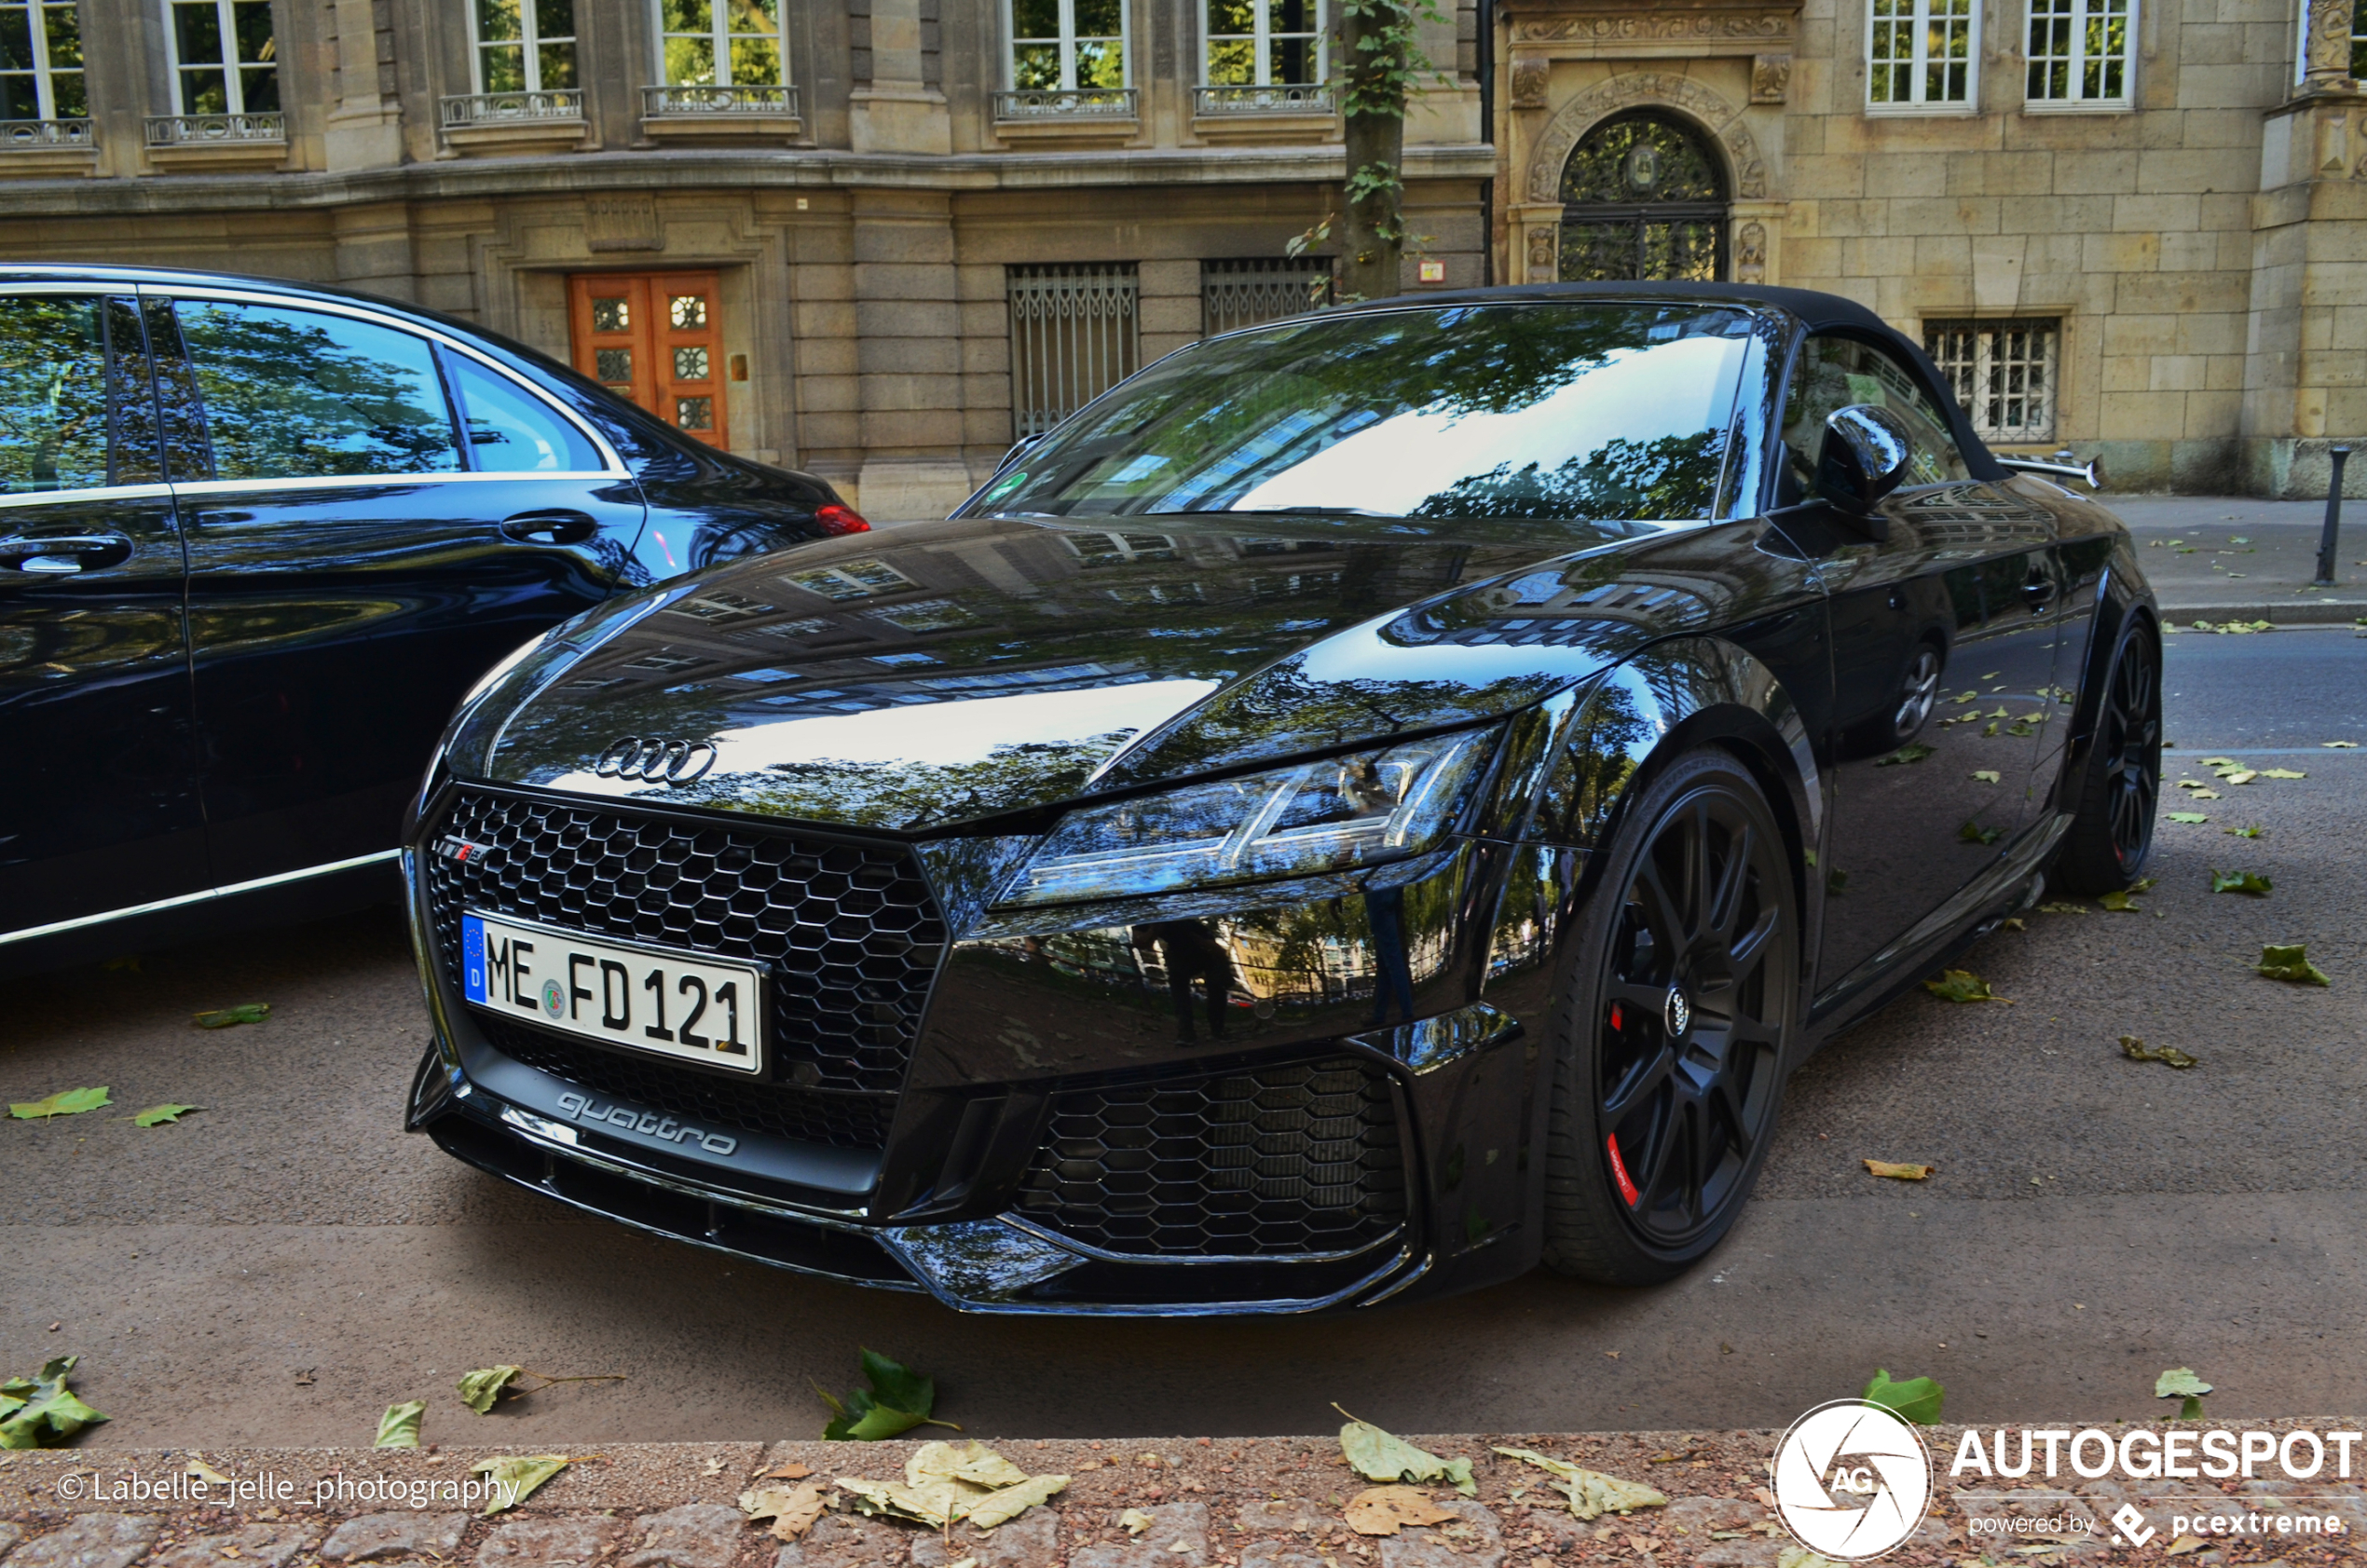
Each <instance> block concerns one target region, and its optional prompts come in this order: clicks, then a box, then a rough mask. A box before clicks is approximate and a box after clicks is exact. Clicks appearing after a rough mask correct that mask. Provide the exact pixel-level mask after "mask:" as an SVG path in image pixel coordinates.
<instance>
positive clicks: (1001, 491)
mask: <svg viewBox="0 0 2367 1568" xmlns="http://www.w3.org/2000/svg"><path fill="white" fill-rule="evenodd" d="M1026 483H1027V470H1025V469H1021V470H1019V472H1017V473H1014V474H1006V475H1005V476H1004V477H1003V478H1001V479H998V480H996V481H995V482H994V488H993V489H992V490H989V491H988V492H987V493H986V498H987V499H988V500H990V501H999V500H1001V499H1002V498H1004V497H1006V496H1007V495H1009V494H1010V493H1011V492H1012V491H1014V490H1016V489H1018V488H1019V486H1020V485H1022V484H1026Z"/></svg>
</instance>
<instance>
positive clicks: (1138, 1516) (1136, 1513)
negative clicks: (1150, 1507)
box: [1117, 1508, 1153, 1535]
mask: <svg viewBox="0 0 2367 1568" xmlns="http://www.w3.org/2000/svg"><path fill="white" fill-rule="evenodd" d="M1117 1521H1118V1522H1119V1523H1120V1524H1123V1525H1124V1526H1126V1533H1127V1534H1129V1535H1140V1534H1142V1532H1143V1531H1145V1530H1148V1529H1149V1528H1150V1527H1151V1524H1152V1522H1153V1521H1152V1519H1151V1516H1150V1515H1148V1514H1146V1513H1144V1512H1143V1511H1142V1509H1140V1508H1129V1509H1127V1510H1126V1511H1125V1512H1124V1513H1122V1514H1120V1515H1118V1516H1117Z"/></svg>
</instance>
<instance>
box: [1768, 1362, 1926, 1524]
mask: <svg viewBox="0 0 2367 1568" xmlns="http://www.w3.org/2000/svg"><path fill="white" fill-rule="evenodd" d="M1931 1500H1932V1456H1931V1452H1930V1451H1929V1450H1928V1449H1926V1448H1924V1447H1923V1437H1922V1433H1920V1432H1918V1431H1916V1430H1915V1428H1914V1427H1913V1426H1911V1425H1909V1424H1908V1423H1907V1422H1906V1421H1905V1420H1903V1419H1901V1418H1900V1417H1899V1416H1898V1415H1896V1414H1895V1413H1894V1412H1892V1411H1887V1410H1884V1409H1883V1408H1882V1407H1881V1406H1880V1405H1871V1404H1868V1403H1866V1402H1865V1401H1864V1400H1862V1399H1836V1400H1834V1401H1833V1402H1832V1403H1831V1404H1828V1405H1819V1406H1817V1407H1816V1408H1815V1409H1814V1410H1813V1411H1809V1412H1808V1413H1807V1414H1806V1415H1804V1416H1801V1417H1800V1418H1799V1420H1798V1421H1796V1422H1794V1423H1793V1424H1792V1429H1791V1430H1790V1431H1788V1432H1786V1433H1785V1434H1784V1440H1783V1442H1782V1443H1780V1444H1778V1445H1777V1447H1776V1450H1775V1510H1776V1512H1777V1513H1779V1514H1781V1515H1782V1516H1783V1519H1784V1525H1785V1527H1786V1529H1788V1530H1790V1531H1791V1533H1792V1534H1793V1536H1794V1538H1795V1539H1797V1540H1798V1541H1799V1544H1800V1545H1801V1546H1804V1547H1806V1548H1808V1549H1809V1550H1811V1551H1813V1552H1817V1553H1820V1554H1822V1555H1823V1556H1826V1557H1829V1558H1832V1559H1834V1560H1835V1561H1840V1562H1862V1561H1865V1560H1866V1559H1868V1558H1871V1557H1880V1556H1881V1555H1882V1554H1883V1553H1884V1552H1886V1551H1889V1550H1890V1549H1891V1548H1894V1547H1895V1546H1897V1545H1898V1544H1899V1543H1900V1542H1902V1541H1904V1540H1906V1539H1907V1538H1908V1537H1909V1536H1910V1535H1912V1534H1915V1526H1916V1525H1917V1524H1918V1523H1920V1522H1922V1517H1923V1510H1924V1508H1925V1507H1929V1506H1930V1503H1931Z"/></svg>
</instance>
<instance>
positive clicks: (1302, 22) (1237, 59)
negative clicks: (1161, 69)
mask: <svg viewBox="0 0 2367 1568" xmlns="http://www.w3.org/2000/svg"><path fill="white" fill-rule="evenodd" d="M1207 17H1208V31H1207V34H1205V36H1204V38H1203V40H1202V44H1201V48H1202V54H1201V59H1200V79H1201V80H1202V81H1204V82H1205V83H1207V84H1208V85H1209V86H1210V87H1312V86H1315V85H1317V84H1319V83H1320V82H1322V81H1323V80H1324V79H1325V77H1326V75H1328V73H1327V71H1326V61H1325V58H1324V48H1323V41H1324V34H1323V0H1208V13H1207Z"/></svg>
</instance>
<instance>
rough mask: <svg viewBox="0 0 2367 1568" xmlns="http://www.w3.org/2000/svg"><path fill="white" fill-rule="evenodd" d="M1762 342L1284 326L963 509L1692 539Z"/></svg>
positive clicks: (1738, 315)
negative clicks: (1680, 534) (1596, 529)
mask: <svg viewBox="0 0 2367 1568" xmlns="http://www.w3.org/2000/svg"><path fill="white" fill-rule="evenodd" d="M1757 326H1758V321H1757V320H1756V319H1755V318H1754V317H1753V315H1752V314H1751V313H1750V312H1748V311H1745V310H1740V309H1736V308H1734V307H1707V308H1705V307H1702V306H1698V305H1690V304H1669V303H1663V304H1639V303H1630V302H1618V303H1613V302H1606V303H1602V304H1594V303H1588V304H1564V303H1559V302H1547V303H1536V304H1517V305H1513V304H1506V305H1485V306H1471V305H1457V306H1441V307H1431V308H1416V309H1406V310H1395V311H1389V312H1387V313H1372V312H1356V313H1341V314H1335V315H1328V314H1327V315H1316V316H1307V317H1299V318H1295V319H1293V320H1286V321H1279V322H1276V323H1275V324H1273V325H1272V326H1268V327H1263V328H1258V329H1255V330H1252V331H1249V332H1240V333H1232V334H1227V335H1225V336H1224V337H1218V338H1211V339H1210V340H1209V341H1207V342H1205V343H1199V344H1196V345H1194V346H1193V347H1191V348H1184V349H1182V350H1179V351H1178V352H1176V353H1173V354H1170V355H1169V356H1168V357H1167V358H1166V359H1164V360H1161V361H1159V362H1158V363H1156V364H1155V365H1153V366H1151V367H1150V368H1149V369H1148V370H1146V371H1144V372H1142V374H1141V375H1137V376H1135V377H1134V378H1133V379H1132V380H1130V381H1128V382H1126V383H1125V384H1123V385H1122V386H1119V387H1117V388H1115V389H1113V390H1112V391H1111V392H1109V393H1108V394H1107V395H1106V396H1104V397H1102V398H1101V399H1100V400H1099V401H1097V402H1093V403H1091V404H1089V405H1088V407H1086V408H1085V409H1084V410H1083V411H1082V412H1080V413H1079V414H1078V415H1076V416H1074V418H1072V419H1070V420H1069V421H1068V422H1067V423H1066V424H1064V425H1062V426H1060V428H1059V429H1056V430H1054V431H1053V432H1052V433H1051V434H1050V435H1049V436H1047V438H1045V440H1044V441H1043V442H1042V443H1040V444H1039V445H1037V446H1035V447H1033V448H1032V449H1030V450H1029V451H1027V452H1026V453H1024V454H1022V455H1021V457H1019V461H1018V462H1017V463H1016V464H1015V465H1014V466H1013V468H1012V469H1011V470H1010V471H1009V472H1007V473H1006V474H1004V475H1003V476H1002V477H1001V478H1000V479H998V480H996V481H995V482H994V484H992V485H990V486H989V487H988V488H987V490H986V491H985V493H984V494H983V495H981V496H980V497H979V498H978V503H977V504H976V506H975V507H974V508H972V509H971V510H972V511H974V512H977V513H983V514H987V515H993V516H1005V517H1028V516H1033V517H1070V518H1085V517H1147V516H1156V515H1162V514H1164V515H1174V514H1177V513H1193V512H1231V513H1241V512H1267V513H1273V512H1284V513H1292V512H1295V513H1302V514H1319V515H1320V514H1327V513H1328V514H1331V515H1333V516H1339V515H1342V514H1347V515H1350V516H1356V515H1362V516H1376V517H1384V518H1406V519H1426V520H1427V519H1435V520H1439V521H1442V522H1445V521H1450V520H1456V519H1474V520H1491V519H1526V520H1535V521H1547V522H1551V521H1560V520H1566V521H1569V522H1572V523H1587V522H1594V523H1601V522H1606V521H1640V520H1651V521H1686V520H1699V519H1704V518H1707V517H1709V516H1710V515H1712V509H1713V508H1714V507H1715V506H1716V505H1717V484H1718V476H1719V473H1720V471H1721V470H1722V468H1723V466H1724V462H1725V458H1726V448H1727V443H1728V437H1729V434H1730V431H1731V427H1732V425H1733V416H1734V402H1735V395H1736V389H1737V387H1738V386H1739V384H1740V379H1741V376H1740V371H1741V367H1742V363H1743V358H1744V348H1745V347H1746V346H1747V344H1748V341H1749V339H1750V336H1751V334H1752V333H1753V331H1754V330H1755V328H1756V327H1757ZM1423 531H1424V532H1435V531H1439V530H1435V529H1430V528H1425V529H1424V530H1423Z"/></svg>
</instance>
